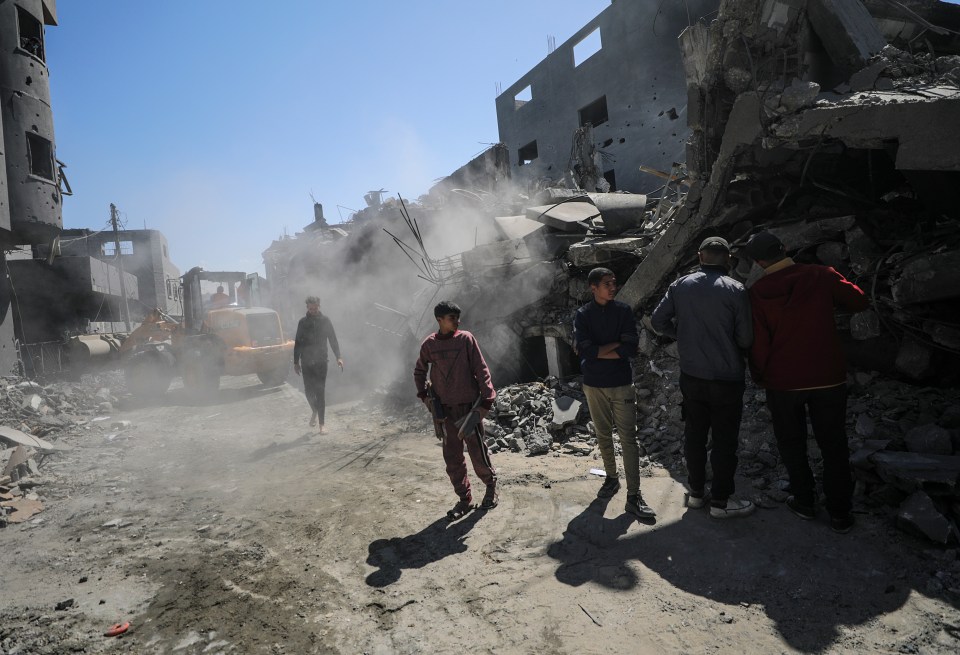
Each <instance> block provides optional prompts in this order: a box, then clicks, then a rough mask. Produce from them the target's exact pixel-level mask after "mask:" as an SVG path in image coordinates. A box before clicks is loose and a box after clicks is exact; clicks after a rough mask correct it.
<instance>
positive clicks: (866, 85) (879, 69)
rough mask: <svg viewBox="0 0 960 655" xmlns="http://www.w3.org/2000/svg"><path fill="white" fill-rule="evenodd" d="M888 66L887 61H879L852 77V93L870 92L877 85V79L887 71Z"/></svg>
mask: <svg viewBox="0 0 960 655" xmlns="http://www.w3.org/2000/svg"><path fill="white" fill-rule="evenodd" d="M888 65H889V64H888V63H887V62H886V61H878V62H874V63H872V64H870V65H869V66H867V67H865V68H862V69H860V70H859V71H857V72H856V73H854V74H853V75H851V76H850V89H851V90H852V91H870V90H871V89H873V88H874V86H875V85H876V83H877V78H878V77H880V74H881V73H883V71H884V70H886V68H887V66H888Z"/></svg>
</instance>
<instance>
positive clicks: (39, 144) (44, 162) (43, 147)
mask: <svg viewBox="0 0 960 655" xmlns="http://www.w3.org/2000/svg"><path fill="white" fill-rule="evenodd" d="M27 155H28V158H29V162H30V174H31V175H36V176H37V177H42V178H43V179H45V180H50V181H51V182H52V181H53V180H54V179H55V178H54V176H53V144H52V143H50V141H49V140H48V139H44V138H43V137H42V136H40V135H39V134H34V133H33V132H27Z"/></svg>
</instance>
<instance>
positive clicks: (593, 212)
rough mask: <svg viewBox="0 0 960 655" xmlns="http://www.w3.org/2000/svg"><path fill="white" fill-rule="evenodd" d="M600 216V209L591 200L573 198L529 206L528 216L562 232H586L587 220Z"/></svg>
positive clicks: (587, 227)
mask: <svg viewBox="0 0 960 655" xmlns="http://www.w3.org/2000/svg"><path fill="white" fill-rule="evenodd" d="M599 216H600V210H599V209H597V207H596V206H595V205H594V204H593V203H590V202H582V201H577V200H572V201H569V202H563V203H559V204H554V205H538V206H536V207H527V209H526V217H527V218H529V219H530V220H532V221H536V222H538V223H543V224H544V225H546V226H548V227H552V228H553V229H555V230H560V231H561V232H575V233H578V234H584V233H586V231H587V230H588V229H589V225H587V221H589V220H591V219H594V218H597V217H599Z"/></svg>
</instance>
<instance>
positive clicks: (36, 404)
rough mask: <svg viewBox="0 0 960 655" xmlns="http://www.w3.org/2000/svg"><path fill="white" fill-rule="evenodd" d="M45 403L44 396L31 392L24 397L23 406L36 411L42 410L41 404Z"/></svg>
mask: <svg viewBox="0 0 960 655" xmlns="http://www.w3.org/2000/svg"><path fill="white" fill-rule="evenodd" d="M41 405H43V396H40V395H39V394H31V395H29V396H26V397H24V399H23V404H22V407H23V408H24V409H30V410H33V411H35V412H38V411H40V406H41Z"/></svg>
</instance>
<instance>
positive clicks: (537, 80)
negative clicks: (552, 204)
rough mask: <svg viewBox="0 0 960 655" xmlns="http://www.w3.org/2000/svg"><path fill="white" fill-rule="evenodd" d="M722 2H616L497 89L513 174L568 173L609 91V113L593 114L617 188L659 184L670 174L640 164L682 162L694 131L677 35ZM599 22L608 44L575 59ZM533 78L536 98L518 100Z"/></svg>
mask: <svg viewBox="0 0 960 655" xmlns="http://www.w3.org/2000/svg"><path fill="white" fill-rule="evenodd" d="M718 4H719V2H718V1H717V0H689V1H687V2H683V3H681V2H659V1H658V0H633V1H631V2H614V3H612V4H611V5H610V6H609V7H608V8H606V9H604V10H603V12H601V13H600V14H599V15H598V16H597V17H596V18H595V19H593V20H592V21H590V22H589V23H588V24H587V25H585V26H584V27H583V28H581V29H580V30H579V31H578V32H577V33H576V34H574V36H573V37H571V38H570V39H568V40H567V41H565V42H564V43H563V44H562V45H560V46H559V47H557V49H556V50H555V51H554V52H552V53H551V54H549V55H548V56H547V57H546V58H545V59H544V60H543V61H542V62H541V63H540V64H538V65H537V66H536V67H535V68H533V69H532V70H531V71H530V72H529V73H527V74H526V75H524V76H523V77H521V78H520V79H519V80H517V82H516V83H514V84H512V85H511V86H510V87H508V88H507V89H506V90H505V91H504V92H503V93H502V94H501V95H499V96H498V97H497V100H496V108H497V123H498V125H499V128H500V141H501V142H502V143H503V144H504V145H506V146H507V148H508V149H509V151H510V164H511V168H512V171H513V176H514V178H517V179H518V180H534V179H537V178H549V179H552V180H560V179H561V178H563V177H564V175H565V174H566V172H567V169H568V162H569V160H570V155H571V138H572V137H573V134H574V132H575V131H576V130H577V128H578V127H580V125H581V118H583V119H587V118H589V117H590V116H596V115H597V108H596V107H595V106H594V107H591V103H595V102H596V101H598V100H600V99H601V98H604V99H605V115H606V120H602V121H601V120H599V119H596V118H595V119H594V120H593V135H592V138H593V141H594V143H595V144H596V146H597V147H598V148H600V151H601V155H600V157H601V160H602V162H603V163H602V168H603V172H605V173H608V172H610V171H612V173H613V174H612V175H610V176H609V177H610V178H611V179H614V177H615V187H616V189H620V190H626V191H632V192H637V193H646V192H648V191H651V190H653V189H655V188H657V187H659V186H660V185H661V183H662V182H661V181H660V180H659V179H658V178H655V177H651V176H649V175H646V174H643V173H641V172H640V171H639V167H640V166H648V167H652V168H655V169H659V170H665V171H669V170H670V168H671V165H672V163H673V162H676V161H683V158H684V143H685V141H686V137H687V134H688V130H687V127H686V125H685V117H684V107H685V106H686V104H687V99H686V81H685V79H684V73H683V65H682V62H681V58H680V52H679V50H678V48H677V44H676V38H677V35H678V34H679V33H680V31H681V30H682V29H683V28H684V27H686V26H687V25H688V24H689V21H691V20H693V21H696V20H698V19H699V18H701V17H702V16H706V15H708V14H711V13H713V12H714V11H715V10H716V9H717V6H718ZM595 30H599V33H600V40H601V43H602V47H601V49H600V50H599V51H598V52H596V54H594V55H592V56H591V57H589V58H587V59H586V60H585V61H583V62H581V63H580V64H579V65H578V66H577V65H575V58H574V48H575V46H577V44H578V43H579V42H581V41H582V40H583V39H585V38H586V37H589V36H590V35H591V34H592V33H593V32H594V31H595ZM594 36H595V35H594ZM526 87H530V92H531V94H532V97H531V98H530V99H529V100H528V101H525V102H524V101H520V100H517V99H516V96H517V95H518V94H519V93H521V92H522V91H523V90H524V89H525V88H526ZM603 113H604V112H601V117H602V114H603ZM530 144H535V149H536V158H534V159H533V160H532V161H530V162H529V163H528V164H526V165H521V160H522V158H523V159H527V158H529V156H530V155H529V154H526V155H525V156H524V153H521V151H520V149H521V148H524V147H525V146H529V145H530ZM587 190H588V191H594V190H595V189H587Z"/></svg>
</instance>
